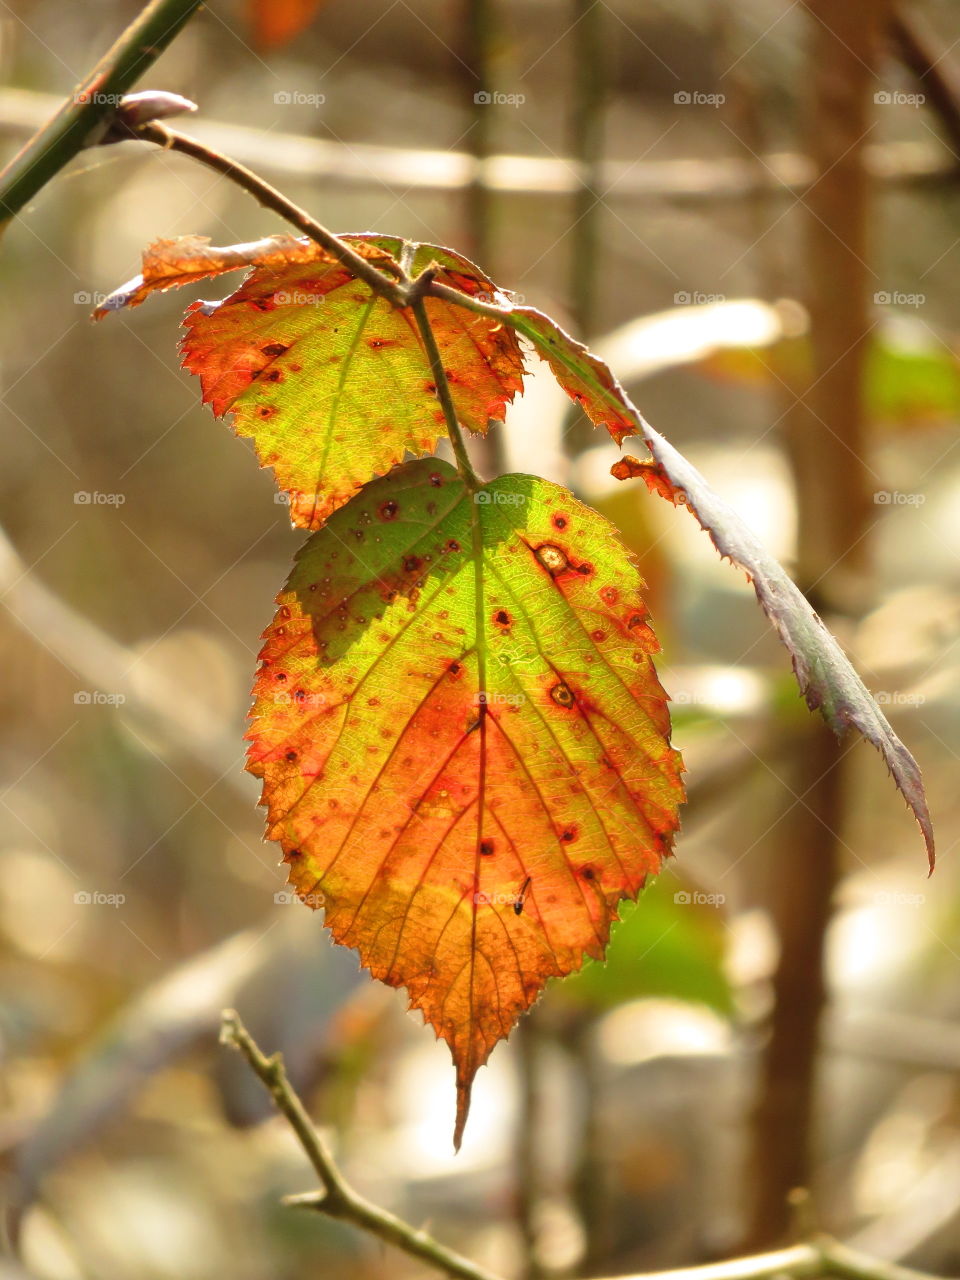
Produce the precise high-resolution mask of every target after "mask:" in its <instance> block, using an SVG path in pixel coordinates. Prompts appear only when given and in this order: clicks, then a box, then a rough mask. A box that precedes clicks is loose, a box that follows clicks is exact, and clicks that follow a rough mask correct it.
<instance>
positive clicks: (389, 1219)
mask: <svg viewBox="0 0 960 1280" xmlns="http://www.w3.org/2000/svg"><path fill="white" fill-rule="evenodd" d="M220 1039H221V1041H222V1042H223V1043H224V1044H228V1045H230V1046H232V1047H233V1048H234V1049H238V1050H239V1051H240V1053H242V1054H243V1056H244V1058H246V1060H247V1062H248V1063H249V1065H250V1067H251V1068H252V1070H253V1072H254V1074H255V1075H256V1076H257V1077H258V1079H260V1080H261V1081H262V1082H263V1084H264V1085H266V1087H267V1089H268V1091H269V1093H270V1096H271V1097H272V1098H273V1101H274V1104H275V1105H276V1108H277V1110H278V1111H279V1112H280V1113H281V1115H282V1116H283V1117H284V1118H285V1119H286V1121H287V1122H288V1123H289V1125H290V1127H291V1128H292V1129H293V1132H294V1133H295V1134H296V1137H297V1141H298V1142H299V1143H300V1146H301V1147H302V1148H303V1151H304V1153H305V1154H306V1156H307V1158H308V1159H309V1161H310V1163H311V1164H312V1165H313V1168H314V1170H315V1171H316V1173H317V1176H318V1177H319V1179H320V1183H321V1186H322V1192H321V1193H320V1194H315V1193H308V1194H307V1195H303V1196H291V1197H289V1198H288V1200H287V1203H288V1204H291V1205H294V1206H296V1207H299V1208H308V1209H316V1210H318V1211H319V1212H320V1213H325V1214H328V1215H329V1216H330V1217H333V1218H339V1219H341V1220H342V1221H344V1222H352V1223H353V1224H354V1226H357V1227H360V1228H362V1229H363V1230H364V1231H369V1232H370V1233H371V1234H372V1235H375V1236H377V1237H378V1238H379V1239H381V1240H384V1241H386V1242H387V1243H388V1244H393V1245H396V1247H397V1248H398V1249H402V1250H403V1251H404V1253H409V1254H410V1255H411V1256H412V1257H414V1258H419V1259H420V1261H421V1262H426V1263H427V1264H428V1265H429V1266H431V1267H434V1268H436V1269H437V1270H438V1271H443V1272H446V1274H447V1275H449V1276H454V1277H456V1280H497V1277H496V1276H494V1275H493V1274H492V1273H491V1272H489V1271H486V1270H485V1269H484V1268H483V1267H479V1266H477V1264H476V1263H474V1262H470V1261H469V1259H467V1258H464V1257H461V1255H460V1254H458V1253H455V1252H454V1251H453V1250H452V1249H448V1248H446V1246H445V1245H442V1244H440V1242H439V1241H437V1240H434V1239H433V1237H432V1236H430V1235H428V1234H427V1233H426V1232H425V1231H418V1230H417V1229H416V1228H415V1227H411V1226H410V1225H409V1224H408V1223H406V1222H403V1221H402V1220H401V1219H400V1218H396V1217H394V1215H393V1214H392V1213H388V1212H387V1211H386V1210H385V1209H380V1208H378V1207H377V1206H376V1205H374V1204H371V1203H370V1201H369V1200H365V1199H364V1198H363V1196H361V1195H358V1194H357V1192H356V1191H354V1190H353V1188H352V1187H350V1186H349V1184H348V1183H347V1182H346V1181H345V1180H344V1178H343V1175H342V1174H341V1173H340V1171H339V1170H338V1169H337V1166H336V1165H335V1164H334V1161H333V1157H332V1156H331V1154H330V1152H329V1151H328V1150H327V1147H326V1144H325V1143H324V1141H323V1139H322V1138H321V1137H320V1135H319V1133H317V1131H316V1129H315V1128H314V1127H313V1124H312V1122H311V1120H310V1117H309V1116H308V1115H307V1113H306V1110H305V1108H304V1105H303V1103H302V1102H301V1101H300V1098H299V1097H298V1096H297V1094H296V1093H295V1092H294V1089H293V1086H292V1085H291V1084H290V1081H289V1080H288V1079H287V1073H286V1070H285V1069H284V1065H283V1059H282V1058H281V1057H280V1055H279V1054H276V1053H275V1054H272V1055H271V1056H270V1057H269V1058H268V1057H267V1056H266V1055H265V1054H264V1053H263V1052H262V1051H261V1049H260V1047H259V1045H258V1044H257V1043H256V1041H255V1040H254V1039H253V1038H252V1036H251V1035H250V1033H249V1032H248V1031H247V1029H246V1027H245V1026H244V1025H243V1023H242V1022H241V1021H240V1016H239V1014H237V1013H235V1012H234V1011H233V1010H232V1009H227V1010H225V1011H224V1014H223V1022H222V1027H221V1032H220Z"/></svg>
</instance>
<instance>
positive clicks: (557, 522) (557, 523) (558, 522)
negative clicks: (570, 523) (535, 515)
mask: <svg viewBox="0 0 960 1280" xmlns="http://www.w3.org/2000/svg"><path fill="white" fill-rule="evenodd" d="M553 527H554V528H555V529H565V528H566V527H567V517H566V516H554V517H553Z"/></svg>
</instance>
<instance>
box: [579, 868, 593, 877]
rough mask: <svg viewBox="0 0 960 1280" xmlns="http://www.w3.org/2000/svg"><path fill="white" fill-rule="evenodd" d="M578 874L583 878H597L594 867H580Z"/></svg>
mask: <svg viewBox="0 0 960 1280" xmlns="http://www.w3.org/2000/svg"><path fill="white" fill-rule="evenodd" d="M580 874H581V875H582V876H583V878H584V880H596V878H597V872H596V869H595V868H594V867H581V868H580Z"/></svg>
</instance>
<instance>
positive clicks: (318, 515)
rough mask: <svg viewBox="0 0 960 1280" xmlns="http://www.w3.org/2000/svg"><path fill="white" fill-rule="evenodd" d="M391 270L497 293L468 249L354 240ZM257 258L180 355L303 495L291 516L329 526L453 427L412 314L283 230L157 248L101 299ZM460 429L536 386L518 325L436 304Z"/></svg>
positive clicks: (191, 327)
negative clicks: (378, 478)
mask: <svg viewBox="0 0 960 1280" xmlns="http://www.w3.org/2000/svg"><path fill="white" fill-rule="evenodd" d="M343 240H344V241H345V242H346V243H347V244H349V246H350V247H351V248H352V249H354V250H355V251H356V252H358V253H359V254H360V255H361V256H362V257H364V258H366V259H367V260H368V261H370V262H371V263H372V264H373V265H375V266H379V267H381V268H383V267H385V266H387V265H391V264H392V265H395V264H396V262H397V261H398V260H401V261H402V262H403V264H404V266H405V268H406V269H407V270H408V271H409V272H411V273H412V274H417V273H419V272H420V271H422V270H424V269H425V268H426V267H427V266H429V265H431V264H433V265H435V266H436V268H437V276H436V278H437V280H438V281H440V282H441V283H443V284H446V285H448V286H450V287H452V288H455V289H456V290H457V291H458V292H460V293H464V294H467V295H470V296H477V295H480V296H481V298H489V297H492V296H494V294H495V286H494V285H493V284H492V283H491V282H490V281H489V280H487V279H486V277H485V276H483V275H482V274H481V272H480V271H479V270H478V269H477V268H476V267H474V266H473V264H472V263H470V262H468V261H467V259H466V258H463V257H461V256H460V255H459V254H455V253H452V252H450V251H449V250H447V249H441V248H439V247H437V246H435V245H415V244H411V243H408V242H406V241H403V240H400V239H398V238H395V237H388V236H372V235H361V236H344V237H343ZM251 266H252V267H253V270H252V271H251V273H250V275H249V276H248V277H247V279H246V280H245V281H244V283H243V284H242V285H241V286H240V288H239V289H238V290H237V291H236V292H235V293H233V294H231V295H230V297H228V298H226V299H225V300H224V301H223V302H220V303H194V304H193V306H191V307H190V308H189V310H188V312H187V318H186V326H187V335H186V337H185V338H184V340H183V344H182V350H183V363H184V365H185V366H186V368H188V369H190V371H191V372H193V373H195V374H197V375H198V376H199V378H200V382H201V386H202V388H203V398H204V401H205V402H209V404H210V405H211V407H212V409H213V411H214V413H215V414H216V415H217V416H218V417H219V416H222V415H223V414H225V413H230V414H232V415H233V425H234V428H235V430H236V431H237V434H238V435H241V436H249V437H251V438H252V439H253V442H254V446H255V448H256V450H257V455H258V457H259V458H260V461H261V463H262V464H263V465H264V466H270V467H272V468H273V470H274V472H275V474H276V477H277V482H278V484H279V485H280V487H281V488H282V489H285V490H287V491H288V493H289V495H290V518H291V520H292V521H293V523H294V524H297V525H302V526H304V527H306V528H317V527H319V525H321V524H322V523H323V521H324V520H325V519H326V518H327V516H329V514H330V513H331V512H332V511H334V510H336V508H337V507H339V506H341V505H342V504H343V503H344V502H346V501H348V500H349V499H350V498H351V497H352V496H353V494H354V493H356V491H357V490H358V489H359V487H360V486H361V485H362V484H364V483H365V482H366V481H367V480H369V479H370V478H371V476H374V475H378V474H382V473H383V472H385V471H387V470H389V468H390V467H391V466H392V465H393V464H394V463H396V462H399V461H400V460H401V459H402V458H403V456H404V454H405V453H407V452H409V453H416V454H426V453H432V452H433V450H434V449H435V448H436V445H437V441H438V440H439V439H440V438H441V437H443V436H445V435H446V434H447V430H446V424H445V422H444V417H443V412H442V410H441V408H440V405H439V403H438V401H437V397H436V388H435V386H434V382H433V377H432V374H431V372H430V365H429V361H428V359H427V356H426V354H425V352H424V350H423V346H422V344H421V340H420V335H419V332H418V329H417V326H416V322H415V321H414V319H413V316H412V313H411V312H410V309H409V308H406V307H402V308H395V307H394V306H392V305H391V303H389V302H386V301H385V300H384V299H383V298H381V297H379V296H378V295H376V294H374V293H373V291H372V290H371V289H370V286H369V285H367V284H365V283H364V282H363V281H361V280H358V279H357V278H356V277H355V276H354V275H353V274H351V272H350V271H349V270H348V269H347V268H346V267H344V266H343V265H342V264H341V263H340V262H339V261H338V260H337V259H335V258H332V257H331V256H330V255H329V254H328V253H327V252H326V251H325V250H324V249H323V248H321V246H320V245H318V244H315V243H314V242H313V241H312V240H305V239H297V238H294V237H290V236H270V237H268V238H266V239H264V240H258V241H253V242H251V243H249V244H241V245H229V246H226V247H217V246H213V245H210V244H209V243H208V242H207V241H206V240H205V239H204V238H203V237H199V236H186V237H183V238H182V239H180V240H177V241H159V242H158V243H157V244H155V245H152V246H151V247H150V248H149V249H148V250H147V251H146V253H145V254H144V259H143V271H142V272H141V274H140V275H139V276H137V277H135V278H134V279H133V280H131V281H128V282H127V283H126V284H125V285H123V286H121V288H120V289H118V290H116V291H115V292H114V293H113V294H111V295H110V296H109V297H108V298H107V299H106V300H105V301H104V302H103V303H102V304H101V306H100V307H98V309H97V311H96V312H95V315H97V316H102V315H105V314H108V313H109V312H111V311H116V310H119V309H121V308H124V307H130V306H139V305H140V304H141V303H142V302H144V301H145V300H146V299H147V298H148V297H149V296H150V295H151V294H152V293H155V292H158V291H162V290H166V289H169V288H173V287H176V286H181V285H184V284H190V283H193V282H194V281H196V280H201V279H204V278H209V277H211V276H215V275H220V274H222V273H224V272H228V271H236V270H237V269H239V268H242V267H251ZM425 306H426V310H427V315H428V317H429V319H430V322H431V325H432V327H433V331H434V335H435V337H436V340H437V344H438V346H439V348H440V352H441V355H442V357H443V361H444V366H445V368H446V371H447V378H448V380H449V382H450V384H451V391H452V394H453V401H454V405H455V407H456V410H457V415H458V418H459V421H460V423H461V425H462V426H464V427H466V428H468V429H469V430H472V431H475V432H485V431H486V430H487V426H488V423H489V422H490V421H491V420H500V419H502V418H503V415H504V413H505V411H506V406H507V404H509V403H510V401H511V400H512V399H513V397H514V395H515V394H516V393H517V392H518V391H520V390H521V389H522V386H523V361H522V358H521V355H520V348H519V345H518V342H517V339H516V336H515V335H514V333H513V332H512V330H511V329H510V328H509V326H507V325H504V324H502V323H501V322H499V321H498V320H495V319H491V318H490V317H487V316H483V315H478V314H476V313H473V312H470V311H467V310H464V309H463V308H461V307H459V306H456V305H453V304H451V303H449V302H446V301H443V300H440V299H436V298H427V299H426V300H425Z"/></svg>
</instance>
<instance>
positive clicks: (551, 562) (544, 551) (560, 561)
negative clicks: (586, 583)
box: [533, 542, 570, 578]
mask: <svg viewBox="0 0 960 1280" xmlns="http://www.w3.org/2000/svg"><path fill="white" fill-rule="evenodd" d="M533 554H534V555H535V556H536V558H537V560H539V562H540V563H541V564H542V565H543V567H544V568H545V569H546V571H547V573H549V574H550V576H551V577H554V578H555V577H556V576H557V574H558V573H562V572H563V570H564V569H567V568H569V565H570V561H569V560H568V559H567V556H566V553H565V552H564V551H562V550H561V549H560V548H559V547H556V546H554V545H553V543H552V542H543V543H541V544H540V546H539V547H537V549H536V551H535V552H534V553H533Z"/></svg>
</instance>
